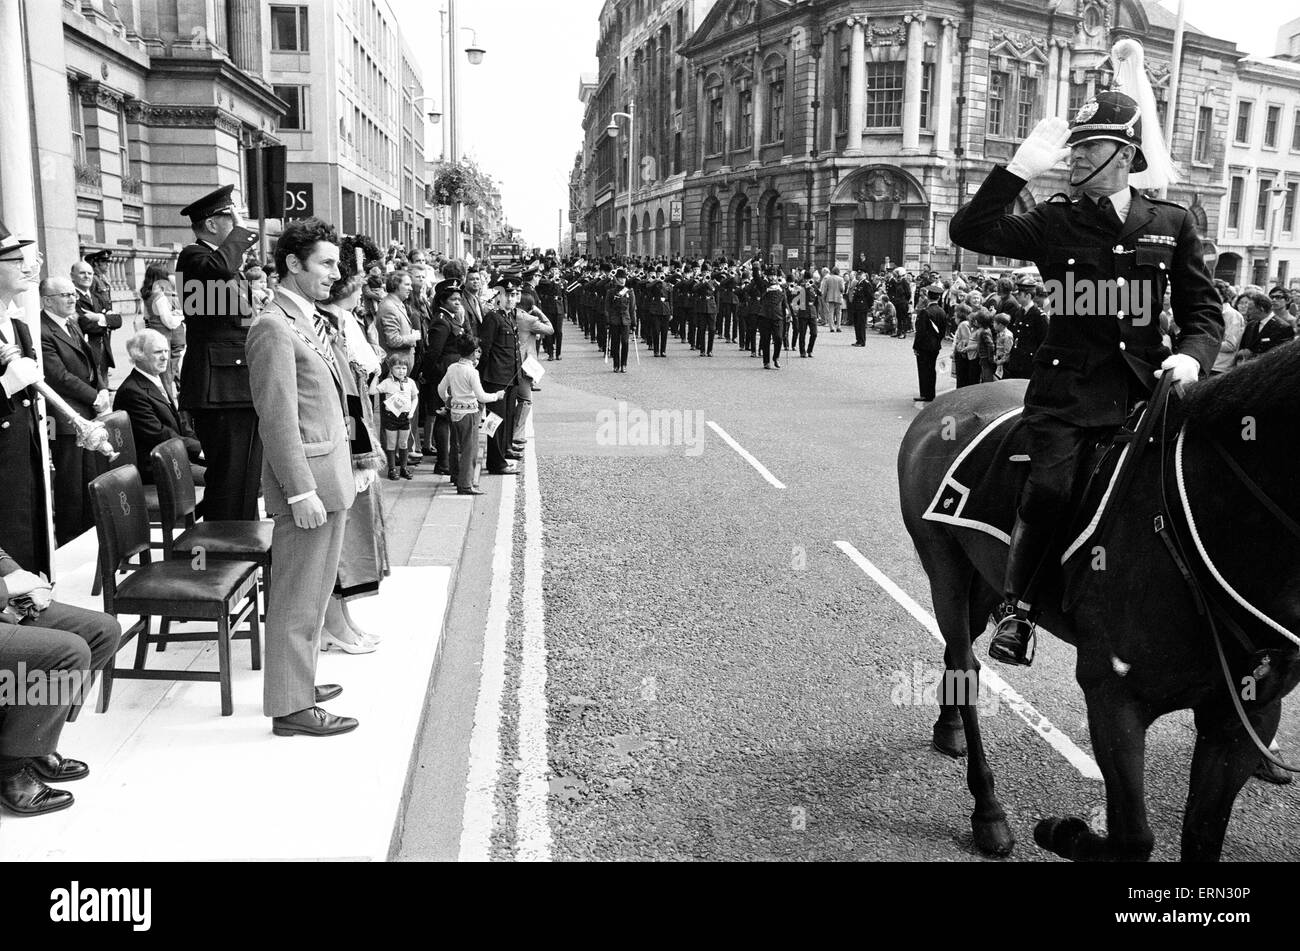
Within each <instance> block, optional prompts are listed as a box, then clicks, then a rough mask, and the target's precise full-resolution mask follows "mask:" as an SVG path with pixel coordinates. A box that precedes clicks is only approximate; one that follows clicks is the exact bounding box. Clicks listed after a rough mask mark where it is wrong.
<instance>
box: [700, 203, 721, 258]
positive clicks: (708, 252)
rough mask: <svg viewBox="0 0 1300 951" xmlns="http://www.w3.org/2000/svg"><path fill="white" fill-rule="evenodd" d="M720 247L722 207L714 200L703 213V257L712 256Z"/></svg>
mask: <svg viewBox="0 0 1300 951" xmlns="http://www.w3.org/2000/svg"><path fill="white" fill-rule="evenodd" d="M720 247H722V206H721V205H720V204H718V201H717V199H716V198H715V199H714V200H713V201H711V202H710V203H709V205H708V206H707V208H706V209H705V212H704V255H705V257H710V256H712V254H713V252H714V250H715V249H716V248H720Z"/></svg>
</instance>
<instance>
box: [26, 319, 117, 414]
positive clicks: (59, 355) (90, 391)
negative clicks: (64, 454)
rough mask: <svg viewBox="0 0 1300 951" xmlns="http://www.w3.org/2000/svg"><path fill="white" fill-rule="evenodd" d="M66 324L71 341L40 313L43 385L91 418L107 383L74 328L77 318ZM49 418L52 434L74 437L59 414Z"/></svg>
mask: <svg viewBox="0 0 1300 951" xmlns="http://www.w3.org/2000/svg"><path fill="white" fill-rule="evenodd" d="M70 323H71V324H72V334H73V336H72V339H69V337H68V335H67V334H66V333H65V332H64V331H63V327H62V325H61V322H59V321H57V320H56V319H55V318H53V317H51V316H50V315H49V314H47V313H45V312H44V311H42V312H41V354H42V356H43V357H44V363H45V365H44V367H43V373H44V376H45V382H46V383H47V384H48V385H49V387H50V389H52V390H54V392H55V393H58V394H59V395H60V396H62V397H63V398H64V399H65V400H67V401H68V405H70V406H71V407H72V408H73V409H75V410H76V411H77V412H78V413H80V414H81V415H82V416H84V417H86V419H94V418H95V409H94V405H95V398H96V397H98V396H99V391H100V390H102V389H104V387H106V386H107V385H108V384H107V382H106V381H105V380H104V379H103V377H102V376H101V375H100V369H99V360H98V359H97V358H96V356H95V353H94V351H92V350H91V349H90V344H88V343H87V342H86V338H85V337H83V336H82V335H81V330H80V329H79V328H78V327H77V319H76V318H75V317H73V318H72V319H71V321H70ZM50 415H52V416H53V417H54V421H55V435H58V436H75V435H76V434H77V431H76V430H75V429H73V428H72V424H71V423H70V422H68V421H67V420H66V419H64V418H63V414H62V413H57V412H55V413H51V414H50Z"/></svg>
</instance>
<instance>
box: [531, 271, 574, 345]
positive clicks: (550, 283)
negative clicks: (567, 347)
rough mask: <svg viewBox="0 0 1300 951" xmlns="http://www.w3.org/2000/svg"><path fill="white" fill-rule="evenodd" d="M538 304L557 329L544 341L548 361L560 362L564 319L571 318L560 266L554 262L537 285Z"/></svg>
mask: <svg viewBox="0 0 1300 951" xmlns="http://www.w3.org/2000/svg"><path fill="white" fill-rule="evenodd" d="M537 304H538V306H539V307H541V308H542V313H544V314H545V315H546V319H547V320H549V321H550V322H551V326H552V327H554V328H555V333H554V334H553V335H551V336H549V337H545V338H543V339H542V347H543V348H544V349H545V350H546V359H547V360H559V359H560V351H561V350H563V349H564V318H566V317H567V316H569V295H568V294H567V293H566V292H565V289H564V285H563V284H561V283H560V266H559V264H557V263H556V262H554V261H551V262H550V263H549V264H547V267H546V276H545V278H543V279H542V280H541V281H540V282H538V284H537Z"/></svg>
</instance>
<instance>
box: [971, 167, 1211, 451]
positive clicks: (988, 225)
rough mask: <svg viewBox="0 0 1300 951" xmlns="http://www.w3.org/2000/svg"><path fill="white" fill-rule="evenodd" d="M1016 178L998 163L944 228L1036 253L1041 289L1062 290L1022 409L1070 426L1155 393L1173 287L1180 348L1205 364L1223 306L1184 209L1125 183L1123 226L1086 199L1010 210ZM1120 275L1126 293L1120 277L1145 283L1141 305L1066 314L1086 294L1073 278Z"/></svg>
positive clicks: (1114, 420)
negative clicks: (1162, 316) (1162, 315)
mask: <svg viewBox="0 0 1300 951" xmlns="http://www.w3.org/2000/svg"><path fill="white" fill-rule="evenodd" d="M1024 185H1025V182H1024V179H1022V178H1020V177H1018V176H1016V175H1012V174H1011V173H1010V172H1008V171H1007V170H1006V168H1005V167H1003V166H998V167H996V168H994V169H993V171H992V172H991V173H990V174H989V177H988V178H987V179H986V180H985V182H984V184H983V185H982V186H981V187H980V190H979V193H978V194H977V195H976V196H975V198H974V199H972V200H971V202H970V203H969V204H968V205H965V206H964V207H962V208H961V209H959V210H958V212H957V214H956V215H954V216H953V219H952V224H951V227H950V230H949V233H950V234H951V235H952V239H953V241H955V242H956V243H957V244H959V245H961V246H962V247H963V248H966V249H968V250H971V251H977V252H980V253H982V254H992V255H996V256H1000V257H1012V258H1022V259H1028V260H1032V261H1034V262H1035V263H1036V264H1037V265H1038V270H1039V273H1040V274H1041V275H1042V276H1043V279H1044V280H1045V281H1046V282H1047V288H1048V291H1049V292H1053V291H1054V290H1056V289H1060V290H1061V291H1062V293H1063V294H1065V299H1064V300H1063V301H1062V303H1063V305H1064V306H1063V307H1062V308H1053V310H1054V313H1053V316H1052V320H1051V322H1050V323H1049V325H1048V330H1047V338H1046V340H1045V341H1044V342H1043V345H1042V346H1041V347H1040V348H1039V349H1038V353H1037V354H1036V355H1035V358H1034V364H1035V366H1034V374H1033V379H1032V380H1031V381H1030V384H1029V389H1028V392H1027V393H1026V394H1025V409H1026V411H1027V412H1031V413H1033V412H1041V413H1047V414H1049V415H1051V416H1055V417H1057V418H1059V419H1062V420H1064V421H1066V422H1069V423H1072V424H1074V425H1076V426H1117V425H1120V424H1122V423H1123V422H1124V419H1125V417H1126V415H1127V413H1128V410H1129V408H1130V405H1131V403H1132V401H1133V400H1134V398H1141V396H1142V395H1144V394H1148V393H1149V392H1150V391H1151V389H1152V387H1153V385H1154V371H1155V370H1156V369H1157V368H1159V366H1160V364H1161V363H1163V362H1164V360H1165V359H1166V358H1167V357H1168V356H1169V351H1168V350H1167V349H1166V348H1165V347H1164V345H1163V343H1162V341H1161V335H1160V322H1159V308H1160V303H1161V301H1162V300H1163V299H1164V293H1165V288H1166V286H1170V287H1171V289H1172V297H1171V301H1172V304H1173V312H1174V319H1175V320H1176V321H1177V322H1178V326H1179V327H1180V328H1181V329H1182V332H1183V334H1182V337H1181V338H1180V340H1179V343H1178V349H1179V352H1180V353H1184V354H1187V355H1188V356H1191V357H1193V358H1194V359H1195V360H1196V361H1197V362H1198V363H1200V365H1201V368H1202V370H1203V371H1204V372H1207V373H1208V372H1209V369H1210V367H1211V366H1213V365H1214V361H1215V358H1216V357H1217V356H1218V353H1219V342H1220V340H1221V339H1222V338H1223V314H1222V311H1221V309H1220V304H1219V297H1218V294H1217V293H1216V292H1215V290H1214V285H1213V283H1212V282H1211V280H1210V275H1209V273H1208V272H1207V271H1206V269H1205V263H1204V259H1203V257H1202V251H1201V239H1200V237H1199V235H1197V233H1196V229H1195V227H1194V225H1193V224H1192V216H1191V214H1190V213H1189V212H1188V211H1187V209H1185V208H1183V207H1181V206H1179V205H1175V204H1173V203H1172V202H1165V201H1157V200H1154V199H1149V198H1146V197H1145V196H1143V195H1142V194H1140V193H1139V192H1137V191H1136V190H1133V191H1132V192H1131V194H1132V204H1131V206H1130V208H1129V214H1128V219H1127V221H1126V222H1125V223H1124V224H1123V225H1122V226H1121V225H1120V223H1119V221H1118V220H1117V219H1114V216H1113V215H1111V216H1109V217H1110V219H1112V220H1107V218H1106V217H1105V216H1103V215H1102V214H1101V212H1100V211H1099V210H1098V209H1097V207H1096V206H1095V205H1094V204H1093V203H1092V202H1091V201H1090V200H1088V199H1086V198H1083V199H1076V200H1073V201H1070V200H1066V199H1062V200H1056V201H1049V202H1044V203H1042V204H1040V205H1038V206H1037V207H1035V208H1034V209H1033V210H1032V211H1029V212H1028V213H1026V214H1023V215H1014V214H1007V213H1006V209H1007V207H1008V206H1009V205H1010V204H1011V203H1012V202H1013V201H1014V200H1015V198H1016V196H1017V195H1018V194H1019V193H1020V190H1021V189H1022V188H1024ZM1121 278H1122V279H1123V280H1124V282H1125V285H1126V286H1125V288H1123V290H1125V291H1128V292H1131V291H1132V290H1133V288H1131V287H1129V286H1128V285H1131V284H1133V283H1134V282H1145V291H1146V292H1147V294H1146V296H1145V297H1144V300H1145V302H1146V304H1147V307H1146V310H1147V312H1146V313H1142V314H1130V313H1125V312H1123V309H1122V307H1099V308H1095V309H1093V310H1092V311H1091V315H1090V316H1082V315H1080V316H1071V315H1070V312H1069V311H1070V309H1071V308H1075V307H1076V305H1077V304H1078V303H1086V302H1084V301H1081V300H1080V299H1079V298H1077V297H1075V296H1073V295H1070V294H1069V291H1070V289H1071V287H1073V288H1075V291H1076V293H1078V292H1079V291H1080V290H1082V289H1083V288H1086V287H1093V288H1094V289H1095V288H1097V287H1098V286H1101V287H1109V286H1112V284H1111V283H1099V282H1113V283H1114V284H1118V281H1119V279H1121ZM1094 293H1095V290H1094ZM1108 296H1110V295H1109V294H1098V295H1097V299H1098V300H1101V301H1102V302H1103V303H1106V301H1105V298H1106V297H1108ZM1120 300H1123V298H1122V297H1121V298H1120ZM1079 309H1081V310H1083V309H1086V308H1079Z"/></svg>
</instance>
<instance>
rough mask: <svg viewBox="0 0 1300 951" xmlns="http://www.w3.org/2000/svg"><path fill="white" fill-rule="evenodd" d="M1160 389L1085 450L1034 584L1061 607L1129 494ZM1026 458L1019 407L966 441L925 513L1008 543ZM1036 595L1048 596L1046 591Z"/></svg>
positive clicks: (1086, 575) (1078, 593)
mask: <svg viewBox="0 0 1300 951" xmlns="http://www.w3.org/2000/svg"><path fill="white" fill-rule="evenodd" d="M1160 396H1161V394H1160V392H1159V391H1157V396H1155V397H1153V398H1152V399H1151V400H1150V401H1148V402H1144V403H1140V404H1138V406H1137V407H1136V408H1135V409H1134V410H1133V413H1132V414H1131V415H1130V416H1129V419H1128V421H1127V422H1126V423H1125V425H1124V426H1122V427H1120V428H1119V429H1117V430H1116V431H1115V432H1114V433H1112V434H1111V435H1109V436H1107V437H1105V438H1102V439H1099V440H1098V441H1097V442H1096V443H1094V444H1093V445H1092V446H1091V448H1089V449H1088V450H1087V451H1085V452H1084V454H1083V458H1082V459H1081V461H1080V465H1079V472H1078V473H1077V474H1076V477H1075V480H1074V492H1073V494H1072V498H1071V502H1070V506H1069V509H1068V513H1069V514H1068V515H1067V517H1066V518H1064V519H1062V522H1061V529H1060V530H1059V531H1058V532H1057V535H1056V537H1055V539H1054V540H1053V546H1052V550H1051V553H1050V554H1049V557H1048V559H1047V562H1046V563H1045V566H1044V569H1043V571H1042V572H1041V573H1040V577H1039V578H1038V579H1037V582H1036V584H1035V587H1036V588H1037V589H1038V591H1039V592H1040V595H1042V596H1046V597H1047V598H1054V597H1055V596H1056V595H1057V594H1059V595H1060V596H1061V607H1062V608H1063V609H1064V610H1067V611H1068V610H1070V609H1072V608H1073V607H1074V606H1075V605H1076V604H1078V602H1079V601H1080V599H1081V598H1082V597H1083V595H1084V593H1085V592H1086V589H1087V585H1088V583H1089V581H1090V580H1091V579H1092V578H1093V577H1094V576H1095V574H1096V572H1094V571H1092V570H1091V563H1092V560H1093V557H1094V554H1093V553H1094V549H1096V547H1097V546H1099V545H1101V544H1102V540H1103V539H1104V538H1105V536H1106V532H1107V529H1108V527H1109V523H1110V516H1111V514H1112V513H1113V512H1114V511H1115V509H1116V508H1117V507H1118V503H1119V501H1120V500H1121V499H1123V498H1124V496H1125V495H1126V494H1127V484H1128V482H1129V480H1130V479H1131V473H1132V472H1133V471H1134V469H1135V468H1136V464H1137V462H1138V460H1139V458H1140V456H1141V454H1142V453H1143V452H1144V451H1145V450H1146V448H1147V447H1148V445H1149V444H1150V439H1151V436H1152V431H1153V430H1154V428H1155V423H1156V421H1157V418H1158V417H1159V416H1160V415H1161V413H1160V412H1159V411H1156V410H1155V409H1154V408H1155V407H1162V406H1163V400H1162V399H1160V398H1159V397H1160ZM1029 462H1030V457H1029V431H1028V428H1027V427H1026V426H1025V424H1024V419H1023V409H1019V408H1018V409H1015V410H1012V411H1010V412H1007V413H1005V414H1003V415H1002V416H1000V417H998V418H997V419H994V420H993V421H991V422H989V423H987V424H985V425H984V427H983V428H982V429H981V430H980V431H979V432H978V433H977V434H976V435H975V436H974V438H973V439H972V440H971V441H970V442H969V443H967V445H966V448H965V449H964V450H963V451H962V453H961V454H960V455H959V456H958V457H957V458H956V460H954V461H953V463H952V465H951V466H950V467H949V469H948V472H947V473H946V474H945V476H944V479H943V481H942V482H941V483H940V486H939V490H938V491H937V492H936V493H935V497H934V500H933V501H932V502H931V503H930V505H929V506H928V507H927V509H926V511H925V514H924V515H923V516H922V518H924V519H925V520H926V521H932V522H942V523H944V524H948V525H952V526H955V527H957V528H961V529H966V530H969V531H976V532H983V533H984V534H986V535H991V536H992V537H994V538H996V539H998V540H999V541H1000V542H1002V543H1003V544H1005V545H1010V543H1011V530H1012V528H1013V527H1014V526H1015V523H1016V510H1017V508H1018V506H1019V502H1020V497H1021V494H1022V493H1023V491H1024V487H1025V482H1026V481H1027V480H1028V478H1029ZM1038 600H1039V602H1040V604H1046V601H1045V600H1044V599H1043V597H1041V596H1040V597H1039V599H1038Z"/></svg>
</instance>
